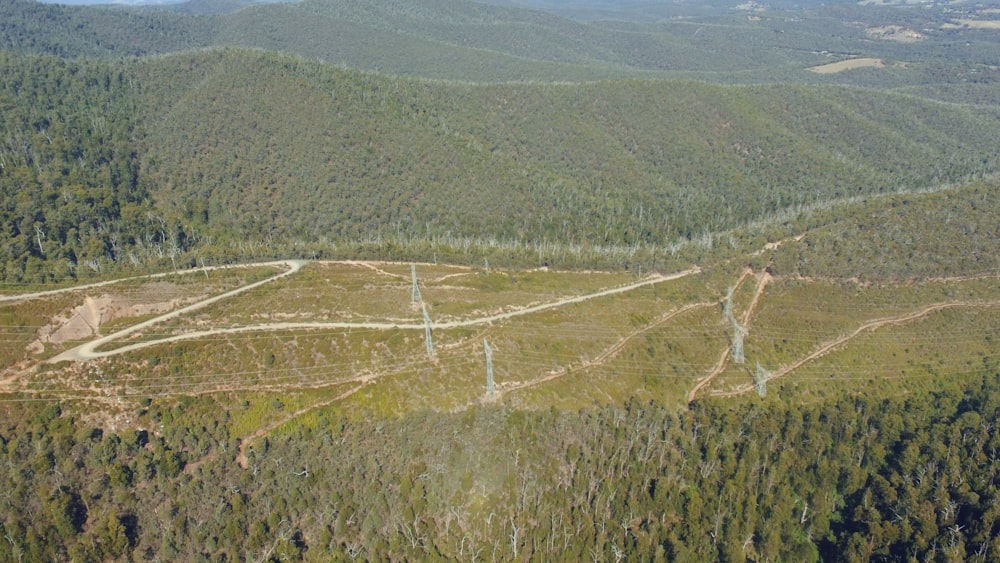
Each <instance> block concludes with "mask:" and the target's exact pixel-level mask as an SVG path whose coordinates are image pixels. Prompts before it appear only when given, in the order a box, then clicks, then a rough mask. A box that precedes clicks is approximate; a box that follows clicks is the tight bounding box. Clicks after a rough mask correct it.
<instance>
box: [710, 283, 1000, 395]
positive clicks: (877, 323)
mask: <svg viewBox="0 0 1000 563" xmlns="http://www.w3.org/2000/svg"><path fill="white" fill-rule="evenodd" d="M996 306H1000V301H949V302H946V303H935V304H933V305H928V306H926V307H924V308H922V309H919V310H917V311H914V312H912V313H906V314H904V315H897V316H895V317H883V318H881V319H875V320H872V321H868V322H867V323H865V324H863V325H861V326H859V327H858V328H856V329H854V331H853V332H851V333H850V334H846V335H844V336H841V337H839V338H836V339H834V340H831V341H829V342H827V343H825V344H823V345H821V346H820V347H819V348H817V349H816V350H815V351H813V352H812V353H810V354H809V355H808V356H805V357H803V358H800V359H798V360H796V361H795V362H793V363H792V364H789V365H787V366H784V367H782V368H780V369H778V370H776V371H774V372H772V373H771V375H770V377H768V378H767V381H771V380H773V379H777V378H779V377H783V376H785V375H788V374H789V373H791V372H793V371H795V370H797V369H799V368H800V367H802V366H803V365H805V364H807V363H809V362H811V361H814V360H817V359H819V358H821V357H823V356H825V355H827V354H829V353H830V352H831V351H832V350H833V349H834V348H837V347H838V346H841V345H843V344H844V343H846V342H848V341H849V340H852V339H853V338H855V337H857V336H858V335H860V334H861V333H862V332H865V331H874V330H878V329H879V328H882V327H884V326H888V325H900V324H906V323H909V322H913V321H916V320H919V319H922V318H923V317H926V316H927V315H930V314H931V313H934V312H936V311H941V310H943V309H951V308H956V307H996ZM754 389H755V387H754V386H753V385H744V386H740V387H739V388H737V389H735V390H733V391H726V392H716V393H712V396H713V397H736V396H738V395H743V394H746V393H749V392H750V391H753V390H754Z"/></svg>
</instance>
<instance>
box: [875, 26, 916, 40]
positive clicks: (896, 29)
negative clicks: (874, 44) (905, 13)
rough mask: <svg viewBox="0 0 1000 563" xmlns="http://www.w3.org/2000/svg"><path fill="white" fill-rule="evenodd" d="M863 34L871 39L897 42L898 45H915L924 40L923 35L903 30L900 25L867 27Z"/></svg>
mask: <svg viewBox="0 0 1000 563" xmlns="http://www.w3.org/2000/svg"><path fill="white" fill-rule="evenodd" d="M865 33H866V34H867V35H868V37H871V38H872V39H883V40H886V41H898V42H900V43H916V42H917V41H923V40H924V35H923V34H922V33H920V32H918V31H914V30H912V29H908V28H905V27H903V26H901V25H883V26H879V27H869V28H868V29H866V30H865Z"/></svg>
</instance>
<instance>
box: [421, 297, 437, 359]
mask: <svg viewBox="0 0 1000 563" xmlns="http://www.w3.org/2000/svg"><path fill="white" fill-rule="evenodd" d="M420 308H421V309H423V311H424V340H425V341H426V342H427V355H428V356H430V357H432V358H433V357H434V341H433V340H431V317H430V315H428V314H427V306H426V305H424V304H423V302H421V303H420Z"/></svg>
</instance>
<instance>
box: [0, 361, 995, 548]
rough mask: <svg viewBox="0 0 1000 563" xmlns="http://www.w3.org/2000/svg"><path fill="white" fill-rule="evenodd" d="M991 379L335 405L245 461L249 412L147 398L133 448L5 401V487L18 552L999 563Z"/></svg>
mask: <svg viewBox="0 0 1000 563" xmlns="http://www.w3.org/2000/svg"><path fill="white" fill-rule="evenodd" d="M982 374H983V375H981V376H975V377H965V378H964V379H961V380H952V379H950V378H941V380H940V381H939V382H938V383H936V384H934V385H932V386H931V387H930V388H928V389H926V390H925V391H922V392H917V393H910V394H908V395H906V396H899V395H893V394H892V393H889V394H886V395H885V396H884V398H876V397H872V396H870V395H869V394H867V393H858V394H844V395H842V396H841V397H840V398H838V399H833V400H827V401H823V402H821V403H813V404H798V403H797V401H795V400H794V396H793V395H790V396H786V397H783V398H782V400H769V401H767V402H766V403H764V404H756V403H755V402H753V401H751V402H742V403H739V404H730V403H727V402H725V401H719V402H714V401H708V402H705V403H699V404H696V405H693V406H692V408H691V409H690V410H684V411H679V412H678V411H676V410H673V409H667V408H665V407H663V406H660V405H658V404H656V403H650V404H643V403H637V402H630V403H628V404H626V405H623V406H617V407H606V408H600V409H588V410H585V411H581V412H558V411H541V412H535V411H519V410H509V409H505V408H499V407H476V408H472V409H470V410H468V411H466V412H462V413H453V414H442V413H433V412H420V413H415V414H410V415H407V416H405V417H402V418H398V419H388V420H355V419H350V418H344V417H343V416H340V415H338V414H337V413H336V412H335V411H323V412H322V413H320V414H319V415H318V416H315V417H311V418H309V419H308V421H306V422H304V423H297V424H295V425H292V426H289V427H287V428H285V429H283V430H280V431H279V432H277V433H276V434H274V435H273V436H270V437H268V438H266V439H263V440H260V441H258V442H255V443H254V444H253V448H252V452H250V453H249V459H248V461H247V467H246V468H245V469H244V468H241V467H240V466H238V465H237V464H236V463H235V462H234V458H235V456H236V452H237V449H238V446H239V444H238V443H237V440H236V439H235V437H234V436H233V435H231V434H230V433H229V430H228V426H227V423H226V421H227V419H228V414H227V410H228V409H231V408H234V407H233V406H232V405H234V404H239V403H240V399H239V397H227V396H218V397H215V398H211V399H209V398H197V399H182V400H179V401H178V400H156V401H154V402H152V403H151V404H145V405H144V406H140V405H134V408H135V409H137V413H138V416H139V426H140V428H139V429H130V430H125V431H121V432H117V433H115V432H109V431H102V430H101V429H100V428H95V427H92V426H90V425H88V424H87V423H85V422H82V421H80V420H79V419H78V418H77V416H75V415H71V414H65V413H63V414H61V413H60V407H59V405H58V404H45V403H42V404H31V403H29V404H21V403H17V402H13V403H12V402H9V401H5V402H2V403H0V408H2V409H3V410H2V420H0V456H2V459H3V462H4V468H5V469H4V470H3V471H2V472H0V480H2V487H0V490H2V491H3V492H2V493H0V494H2V495H3V496H4V501H5V503H7V505H8V506H17V507H22V508H20V509H19V510H10V511H4V513H3V514H4V515H3V517H2V519H0V532H3V534H4V536H5V537H6V538H9V540H8V541H9V548H8V549H5V550H4V551H2V552H0V558H2V559H4V560H10V561H16V560H20V559H23V560H30V561H37V560H59V559H66V558H72V559H73V560H76V561H91V560H93V561H99V560H111V559H128V558H135V559H143V560H155V559H170V560H178V559H183V560H187V561H195V560H226V561H233V560H244V559H253V560H257V561H260V560H271V561H280V560H287V559H298V558H300V557H301V558H304V559H306V560H315V561H328V560H330V559H331V557H333V558H334V559H343V560H348V559H363V560H373V559H409V560H413V559H419V560H431V559H437V560H456V559H466V558H470V559H473V558H474V559H487V560H574V561H580V560H589V559H596V560H604V561H612V560H621V559H629V560H681V561H693V560H699V561H707V560H721V561H733V560H737V561H744V560H754V561H761V560H775V559H782V560H786V559H794V560H797V561H810V560H815V559H817V558H823V559H825V560H844V561H848V560H862V561H863V560H873V559H876V560H908V559H931V560H942V561H959V560H965V561H992V560H995V559H996V556H997V553H1000V543H998V538H1000V499H998V497H997V494H998V492H997V491H998V489H997V478H998V475H997V471H998V468H1000V463H997V459H996V453H997V450H998V448H1000V438H998V433H997V420H998V417H1000V402H998V397H1000V366H998V365H997V364H995V363H994V364H991V365H986V366H983V371H982ZM775 395H778V393H775ZM235 408H239V407H235ZM273 408H276V409H280V408H281V404H280V401H279V400H278V399H275V404H274V407H273ZM220 409H221V413H220ZM153 428H158V429H160V430H158V431H152V430H150V429H153Z"/></svg>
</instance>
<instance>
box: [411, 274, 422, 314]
mask: <svg viewBox="0 0 1000 563" xmlns="http://www.w3.org/2000/svg"><path fill="white" fill-rule="evenodd" d="M410 275H411V276H412V277H413V304H414V305H416V304H417V303H421V302H422V301H423V300H424V299H423V297H421V295H420V286H418V285H417V265H416V264H410Z"/></svg>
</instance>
